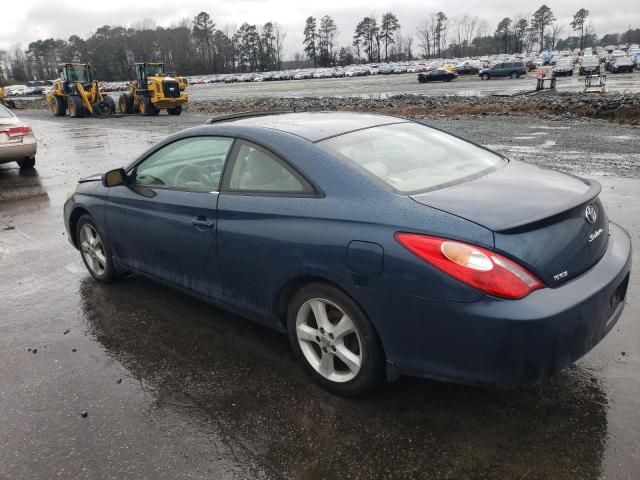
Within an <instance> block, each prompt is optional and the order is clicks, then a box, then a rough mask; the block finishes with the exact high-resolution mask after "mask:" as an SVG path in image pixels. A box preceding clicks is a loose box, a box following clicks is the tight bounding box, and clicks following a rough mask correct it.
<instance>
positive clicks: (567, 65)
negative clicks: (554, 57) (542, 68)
mask: <svg viewBox="0 0 640 480" xmlns="http://www.w3.org/2000/svg"><path fill="white" fill-rule="evenodd" d="M552 76H554V77H571V76H573V60H571V59H570V58H562V59H560V60H558V61H557V62H556V65H555V66H554V67H553V71H552Z"/></svg>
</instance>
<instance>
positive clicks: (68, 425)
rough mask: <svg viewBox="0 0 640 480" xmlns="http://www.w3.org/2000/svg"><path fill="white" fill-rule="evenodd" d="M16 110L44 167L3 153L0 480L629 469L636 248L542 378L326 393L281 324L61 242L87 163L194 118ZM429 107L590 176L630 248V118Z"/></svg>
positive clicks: (99, 164) (99, 166) (637, 156)
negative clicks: (600, 313)
mask: <svg viewBox="0 0 640 480" xmlns="http://www.w3.org/2000/svg"><path fill="white" fill-rule="evenodd" d="M22 117H23V118H24V119H25V120H27V121H28V122H29V123H30V124H31V125H32V127H33V128H34V131H35V132H36V135H37V136H38V138H39V142H40V143H39V154H38V159H37V164H36V168H35V169H33V170H31V171H25V172H22V173H21V172H19V170H18V169H17V167H16V166H15V165H0V285H1V286H2V300H1V301H0V479H30V480H36V479H51V478H62V479H85V478H86V479H103V478H104V479H111V478H113V479H138V478H140V479H143V478H144V479H147V478H148V479H183V478H185V479H199V478H215V479H245V478H246V479H253V478H258V479H261V478H264V479H272V478H274V479H325V478H326V479H337V478H350V479H369V478H375V479H378V478H398V479H409V478H448V479H449V478H450V479H456V478H477V479H502V478H504V479H513V478H523V479H524V478H526V479H546V478H554V479H575V478H580V479H595V478H620V479H637V478H639V477H640V345H639V340H640V322H639V320H640V318H639V317H640V278H639V277H640V274H639V272H640V261H639V260H638V259H639V257H640V255H636V256H635V259H634V270H633V271H632V278H631V282H630V286H629V293H628V298H627V306H626V310H625V312H624V315H623V316H622V318H621V319H620V321H619V322H618V324H617V325H616V327H615V328H614V329H613V331H612V332H611V333H610V334H609V335H608V337H606V338H605V339H604V340H603V342H602V343H601V344H599V345H598V346H597V347H596V348H595V349H594V350H593V351H591V352H590V353H589V354H587V355H586V356H585V357H584V358H583V359H581V360H580V361H579V362H578V363H577V364H576V365H574V366H572V367H571V368H568V369H566V370H564V371H562V372H560V373H559V374H558V375H557V376H555V377H554V378H552V379H550V380H549V381H547V382H546V383H545V384H543V385H542V386H540V387H536V388H529V389H523V390H516V391H500V390H494V389H485V388H474V387H467V386H459V385H452V384H446V383H440V382H435V381H426V380H420V379H413V378H402V379H400V380H399V381H397V382H396V383H393V384H388V385H384V386H382V387H380V388H379V389H377V390H376V391H374V392H372V393H371V394H369V395H366V396H364V397H360V398H356V399H342V398H337V397H334V396H332V395H330V394H328V393H326V392H324V391H322V390H320V389H319V388H317V387H315V386H314V385H313V384H311V383H310V382H309V380H308V378H307V377H306V375H305V374H304V372H303V371H302V369H301V367H300V366H299V364H298V363H297V362H296V360H295V359H294V357H293V355H292V352H291V350H290V348H289V345H288V341H287V338H286V337H285V336H282V335H280V334H278V333H275V332H273V331H271V330H268V329H266V328H263V327H261V326H258V325H256V324H253V323H251V322H250V321H248V320H245V319H243V318H240V317H237V316H235V315H232V314H229V313H226V312H224V311H222V310H219V309H216V308H214V307H211V306H209V305H208V304H205V303H203V302H200V301H198V300H194V299H192V298H190V297H187V296H185V295H182V294H180V293H176V292H174V291H172V290H170V289H168V288H165V287H162V286H159V285H157V284H154V283H152V282H151V281H148V280H146V279H142V278H139V277H135V276H132V277H129V278H127V279H125V280H123V281H121V282H118V283H116V284H114V285H110V286H103V285H100V284H98V283H96V282H95V281H93V280H92V278H91V277H90V276H89V274H88V273H87V272H86V271H85V269H84V266H83V264H82V261H81V259H80V255H79V254H78V252H77V251H75V250H74V249H73V248H72V247H71V245H70V244H69V243H68V241H67V239H66V237H65V233H64V226H63V223H62V205H63V203H64V200H65V197H66V192H67V190H68V189H70V188H71V187H72V186H73V185H74V184H75V182H76V180H77V179H78V178H80V177H82V176H85V175H88V174H92V173H95V172H102V171H105V170H108V169H110V168H114V167H119V166H123V165H124V164H126V163H128V162H129V161H130V160H132V159H133V158H134V157H135V156H136V155H137V154H138V153H140V152H142V151H143V150H144V149H145V148H146V147H148V146H149V145H150V144H152V143H153V142H155V141H157V140H159V139H161V138H163V137H164V136H166V135H167V134H169V133H171V132H173V131H175V130H178V129H181V128H184V127H186V126H191V125H197V124H200V123H202V122H203V121H204V119H205V117H199V116H195V115H190V114H184V115H183V116H181V117H179V118H175V117H168V116H166V115H161V116H159V117H154V118H137V117H123V118H112V119H82V120H71V119H69V118H63V119H54V118H52V117H50V116H49V114H48V113H47V112H41V111H32V112H24V113H22ZM426 121H427V123H430V124H433V125H435V126H438V127H441V128H444V129H445V130H450V131H452V132H454V133H456V134H459V135H463V136H466V137H468V138H471V139H473V140H475V141H478V142H480V143H483V144H486V145H491V146H492V147H493V148H495V149H497V150H499V151H501V152H503V153H506V154H507V155H509V156H511V157H512V158H519V159H523V160H525V161H530V162H534V163H538V164H544V165H548V166H551V167H555V168H561V169H564V170H567V171H570V172H572V173H577V174H583V175H586V176H589V177H591V178H596V179H597V180H598V181H600V182H601V183H602V184H603V193H602V199H603V201H604V203H605V206H606V207H607V209H608V213H609V217H610V218H611V219H612V220H613V221H616V222H618V223H619V224H621V225H622V226H623V227H625V228H626V229H627V230H628V231H629V232H630V233H631V236H632V240H633V242H634V244H635V245H636V246H637V245H638V244H640V129H638V127H631V126H619V125H615V124H611V123H606V122H601V121H591V120H589V121H580V120H560V119H551V120H540V119H537V118H533V117H507V116H488V117H484V116H478V117H463V118H457V119H452V118H444V117H443V118H429V119H427V120H426ZM36 350H37V351H36ZM83 414H86V416H83Z"/></svg>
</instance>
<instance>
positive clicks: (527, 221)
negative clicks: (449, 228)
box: [495, 177, 602, 233]
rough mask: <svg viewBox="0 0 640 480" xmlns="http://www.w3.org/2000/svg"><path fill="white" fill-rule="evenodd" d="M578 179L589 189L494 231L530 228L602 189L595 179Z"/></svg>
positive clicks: (586, 200) (585, 201)
mask: <svg viewBox="0 0 640 480" xmlns="http://www.w3.org/2000/svg"><path fill="white" fill-rule="evenodd" d="M576 178H578V177H576ZM580 181H582V182H584V183H585V184H587V185H589V190H587V191H586V192H584V193H583V194H582V195H580V196H578V197H575V198H574V199H572V200H571V201H570V202H568V203H563V204H562V205H558V207H557V208H554V209H550V210H547V211H545V212H543V213H540V214H537V215H534V216H532V217H529V218H524V219H522V220H518V221H517V222H514V223H511V224H508V225H506V226H504V227H501V228H500V229H498V230H495V231H496V233H516V232H517V231H518V230H519V229H520V228H522V227H524V226H527V228H531V226H532V225H535V224H536V223H542V222H545V223H546V222H547V221H549V219H551V218H553V217H556V216H558V215H561V214H563V213H565V212H567V211H569V210H572V209H574V208H576V207H579V206H580V205H582V204H584V203H587V202H589V201H591V200H593V199H594V198H596V197H597V196H598V195H599V194H600V192H601V191H602V186H601V185H600V183H598V182H596V181H595V180H586V179H582V178H581V179H580Z"/></svg>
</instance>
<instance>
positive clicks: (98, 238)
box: [76, 215, 116, 283]
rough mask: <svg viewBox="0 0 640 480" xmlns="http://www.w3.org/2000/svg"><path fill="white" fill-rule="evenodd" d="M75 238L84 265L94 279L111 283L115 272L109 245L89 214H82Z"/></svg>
mask: <svg viewBox="0 0 640 480" xmlns="http://www.w3.org/2000/svg"><path fill="white" fill-rule="evenodd" d="M76 238H77V241H78V247H79V248H80V255H81V256H82V261H83V262H84V265H85V267H87V270H89V273H90V274H91V275H92V276H93V278H95V279H96V280H98V281H100V282H104V283H111V282H112V281H113V280H114V279H115V278H116V272H115V268H114V265H113V260H112V258H111V252H110V250H109V246H108V245H107V243H106V242H105V239H104V236H103V235H102V234H101V233H100V230H99V229H98V227H97V226H96V224H95V222H94V221H93V219H92V218H91V217H90V216H89V215H82V216H81V217H80V218H79V219H78V224H77V225H76Z"/></svg>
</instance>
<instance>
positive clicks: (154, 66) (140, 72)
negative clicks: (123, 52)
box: [135, 63, 166, 90]
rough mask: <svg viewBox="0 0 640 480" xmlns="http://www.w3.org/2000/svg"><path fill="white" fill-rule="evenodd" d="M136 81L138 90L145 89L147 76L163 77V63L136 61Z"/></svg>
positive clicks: (164, 74) (147, 80)
mask: <svg viewBox="0 0 640 480" xmlns="http://www.w3.org/2000/svg"><path fill="white" fill-rule="evenodd" d="M135 68H136V83H137V87H138V89H139V90H146V89H147V88H149V87H148V85H149V83H148V82H149V77H164V76H166V73H165V70H164V63H136V65H135Z"/></svg>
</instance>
